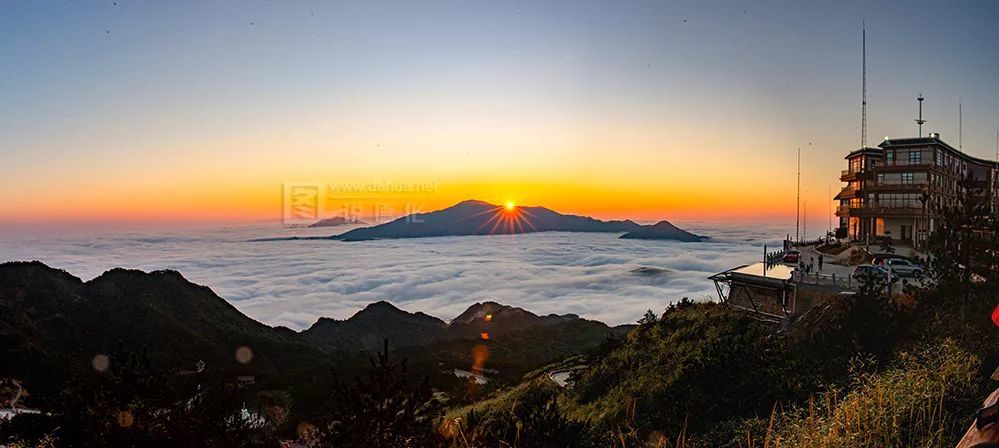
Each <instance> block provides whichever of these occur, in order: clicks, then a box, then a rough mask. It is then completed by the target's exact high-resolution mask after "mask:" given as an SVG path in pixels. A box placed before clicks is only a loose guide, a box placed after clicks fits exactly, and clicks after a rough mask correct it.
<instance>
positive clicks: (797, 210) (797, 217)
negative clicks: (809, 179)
mask: <svg viewBox="0 0 999 448" xmlns="http://www.w3.org/2000/svg"><path fill="white" fill-rule="evenodd" d="M797 191H798V193H797V196H795V198H794V240H795V241H797V242H799V243H800V242H801V233H800V232H799V231H798V229H799V228H800V227H801V147H800V146H799V147H798V190H797Z"/></svg>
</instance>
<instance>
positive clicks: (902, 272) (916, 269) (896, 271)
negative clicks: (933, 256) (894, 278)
mask: <svg viewBox="0 0 999 448" xmlns="http://www.w3.org/2000/svg"><path fill="white" fill-rule="evenodd" d="M888 267H891V273H892V275H898V276H899V277H916V278H919V277H922V276H923V271H924V270H925V269H924V268H923V266H922V265H918V264H915V263H913V262H911V261H909V260H903V259H901V258H889V259H887V260H885V264H884V268H885V269H888Z"/></svg>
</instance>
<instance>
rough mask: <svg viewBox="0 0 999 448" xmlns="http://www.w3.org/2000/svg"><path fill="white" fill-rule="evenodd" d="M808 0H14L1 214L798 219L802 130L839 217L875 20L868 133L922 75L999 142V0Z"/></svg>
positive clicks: (991, 141)
mask: <svg viewBox="0 0 999 448" xmlns="http://www.w3.org/2000/svg"><path fill="white" fill-rule="evenodd" d="M805 3H806V2H758V1H753V2H748V1H747V2H699V1H696V2H662V1H656V2H621V1H606V2H560V1H544V2H517V1H504V2H478V1H453V2H432V1H427V2H411V1H398V2H382V1H364V2H318V1H316V2H294V1H271V2H260V1H247V2H193V1H190V2H189V1H171V2H141V1H132V0H117V1H100V2H76V1H73V2H69V1H51V2H47V1H41V2H27V1H25V2H4V3H3V4H2V6H0V60H2V61H3V64H2V69H0V224H3V223H28V224H32V223H47V222H67V221H69V222H94V223H104V222H112V221H114V222H122V221H140V222H152V223H165V222H188V221H192V222H193V221H233V222H237V221H255V220H276V219H281V218H282V216H284V214H285V213H286V210H287V209H286V204H287V201H286V196H285V195H286V191H287V188H288V185H291V184H302V183H305V184H312V185H321V186H322V187H321V188H322V189H323V191H326V192H331V193H329V195H330V196H334V197H333V198H329V197H327V198H326V199H325V200H326V201H327V202H330V203H332V202H336V199H337V198H336V197H335V196H336V191H339V190H336V189H337V188H340V189H350V188H354V187H352V186H361V187H360V188H362V189H366V190H364V191H365V194H366V197H368V198H369V199H370V198H371V197H374V198H376V199H375V200H376V201H377V200H379V199H377V198H381V197H386V196H389V195H388V194H386V193H385V192H384V191H383V190H384V189H386V188H387V189H390V190H395V189H404V188H405V187H406V186H414V185H416V186H420V187H419V188H418V189H419V190H420V192H419V193H418V194H412V193H410V192H407V193H403V194H396V195H391V196H392V199H391V200H390V201H394V204H395V206H394V209H395V210H396V211H399V210H402V209H405V204H409V203H411V202H413V203H418V204H417V206H418V207H419V209H420V211H427V210H433V209H437V208H442V207H445V206H447V205H450V204H452V203H455V202H458V201H461V200H464V199H470V198H475V199H481V200H486V201H490V202H494V203H503V202H505V201H515V202H516V203H518V204H524V205H544V206H548V207H550V208H553V209H556V210H559V211H563V212H572V213H578V214H586V215H591V216H595V217H598V218H604V219H609V218H632V219H638V220H656V219H664V218H670V219H673V218H675V219H735V220H759V219H765V220H777V221H788V220H791V221H793V219H794V214H795V154H796V148H799V147H800V148H801V152H802V162H801V165H802V166H801V171H802V175H801V190H802V201H803V202H804V203H805V207H806V209H807V210H808V219H809V221H810V222H811V223H812V224H810V225H812V226H817V227H825V226H826V222H827V218H828V210H829V206H830V203H831V201H830V198H831V195H834V194H835V193H836V191H837V190H838V188H839V186H840V183H839V181H838V175H839V171H840V170H842V169H844V168H845V161H844V160H843V156H845V154H846V153H847V152H849V151H850V150H853V149H856V148H857V147H859V146H860V96H861V95H860V87H861V29H862V23H863V22H866V26H867V48H868V55H867V61H868V89H869V92H868V104H869V106H868V117H869V118H868V122H869V124H868V129H869V130H868V134H869V136H870V137H869V139H868V143H869V144H877V143H879V142H880V141H881V139H882V138H883V137H884V136H891V137H902V136H912V135H914V134H915V133H916V127H915V124H914V123H913V119H914V118H915V115H916V101H915V97H916V95H917V94H918V93H920V92H921V93H922V94H923V95H925V97H926V101H925V103H924V116H925V118H926V119H927V120H928V124H927V125H926V130H927V131H928V132H929V131H932V132H940V133H941V134H942V137H943V139H944V140H946V141H948V142H950V143H951V144H952V145H954V146H957V144H958V103H959V102H960V103H962V105H963V138H962V140H963V147H964V149H965V151H966V152H968V153H970V154H972V155H975V156H978V157H983V158H990V159H991V158H993V157H994V156H995V151H996V149H995V148H996V146H995V145H996V141H995V139H996V129H997V128H999V51H997V49H999V27H996V26H995V24H996V21H997V19H999V2H994V1H966V2H899V3H884V2H814V3H811V4H807V5H806V4H805ZM371 186H374V187H371ZM379 186H381V187H379ZM380 188H381V189H380ZM830 191H831V194H830ZM369 202H370V201H369ZM333 208H335V207H332V206H329V207H327V208H324V210H323V213H320V215H324V214H329V213H330V210H332V209H333Z"/></svg>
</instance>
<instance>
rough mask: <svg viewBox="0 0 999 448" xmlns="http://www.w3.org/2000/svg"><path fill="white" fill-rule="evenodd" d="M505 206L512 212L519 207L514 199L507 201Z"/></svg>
mask: <svg viewBox="0 0 999 448" xmlns="http://www.w3.org/2000/svg"><path fill="white" fill-rule="evenodd" d="M503 207H505V208H506V210H507V211H511V212H512V211H513V209H515V208H517V204H515V203H514V202H513V201H506V204H504V205H503Z"/></svg>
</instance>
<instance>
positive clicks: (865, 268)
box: [851, 264, 898, 283]
mask: <svg viewBox="0 0 999 448" xmlns="http://www.w3.org/2000/svg"><path fill="white" fill-rule="evenodd" d="M851 275H852V276H853V279H854V280H857V281H864V279H865V278H866V277H868V276H874V278H875V279H876V280H879V281H886V280H887V279H888V270H887V269H885V268H883V267H881V266H874V265H872V264H865V265H860V266H857V267H855V268H853V274H851ZM897 281H898V276H897V275H892V278H891V282H892V283H895V282H897Z"/></svg>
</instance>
